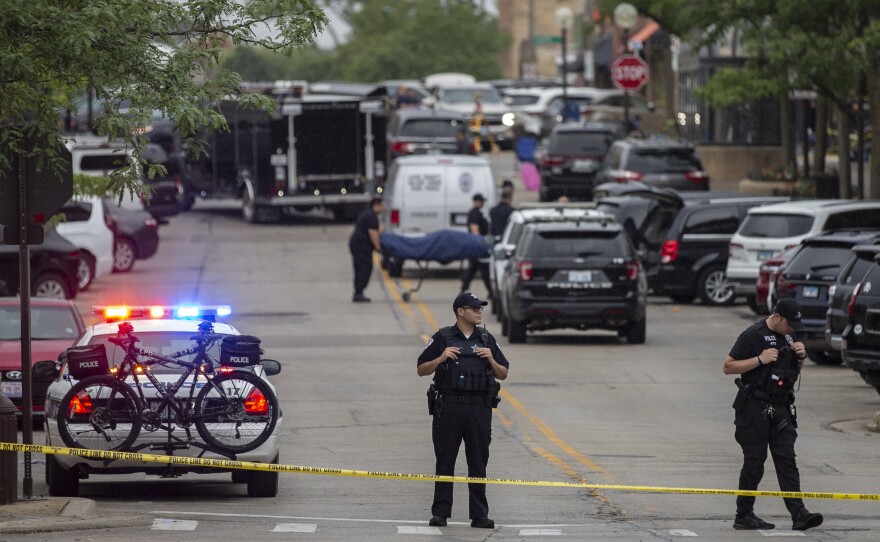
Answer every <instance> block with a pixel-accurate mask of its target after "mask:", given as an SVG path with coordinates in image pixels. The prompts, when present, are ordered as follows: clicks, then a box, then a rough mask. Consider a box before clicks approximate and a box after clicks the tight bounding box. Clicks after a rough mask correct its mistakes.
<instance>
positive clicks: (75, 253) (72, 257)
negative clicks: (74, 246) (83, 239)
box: [67, 250, 79, 260]
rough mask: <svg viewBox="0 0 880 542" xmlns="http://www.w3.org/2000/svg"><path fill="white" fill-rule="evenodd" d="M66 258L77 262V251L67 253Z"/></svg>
mask: <svg viewBox="0 0 880 542" xmlns="http://www.w3.org/2000/svg"><path fill="white" fill-rule="evenodd" d="M67 257H68V258H69V259H71V260H79V251H78V250H74V251H73V252H68V253H67Z"/></svg>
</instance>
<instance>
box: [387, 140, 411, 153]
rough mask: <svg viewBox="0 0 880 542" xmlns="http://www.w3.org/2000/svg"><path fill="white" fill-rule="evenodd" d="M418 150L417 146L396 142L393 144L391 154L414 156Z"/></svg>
mask: <svg viewBox="0 0 880 542" xmlns="http://www.w3.org/2000/svg"><path fill="white" fill-rule="evenodd" d="M414 150H416V146H415V145H414V144H412V143H407V142H406V141H395V142H393V143H391V152H396V153H399V154H412V153H413V151H414Z"/></svg>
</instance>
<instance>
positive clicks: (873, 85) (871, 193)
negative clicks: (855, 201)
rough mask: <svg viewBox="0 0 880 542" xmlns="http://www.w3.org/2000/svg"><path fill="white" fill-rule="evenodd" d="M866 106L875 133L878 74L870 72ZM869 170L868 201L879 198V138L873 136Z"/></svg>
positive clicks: (879, 121)
mask: <svg viewBox="0 0 880 542" xmlns="http://www.w3.org/2000/svg"><path fill="white" fill-rule="evenodd" d="M868 104H869V107H870V108H871V122H870V125H871V130H873V131H875V132H876V131H877V129H878V127H880V74H877V73H876V72H871V73H869V74H868ZM868 152H869V154H868V156H870V166H871V169H870V170H868V196H867V197H868V199H878V198H880V158H875V157H880V138H878V137H877V134H873V137H872V138H871V146H870V150H869V151H868Z"/></svg>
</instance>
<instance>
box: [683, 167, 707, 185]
mask: <svg viewBox="0 0 880 542" xmlns="http://www.w3.org/2000/svg"><path fill="white" fill-rule="evenodd" d="M684 178H685V179H687V180H689V181H691V182H692V183H708V182H709V174H708V173H706V172H705V171H702V170H697V171H688V172H687V173H685V174H684Z"/></svg>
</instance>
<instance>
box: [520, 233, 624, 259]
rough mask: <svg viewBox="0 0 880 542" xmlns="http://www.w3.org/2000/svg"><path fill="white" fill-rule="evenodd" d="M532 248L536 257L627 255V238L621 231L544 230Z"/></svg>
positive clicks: (533, 255)
mask: <svg viewBox="0 0 880 542" xmlns="http://www.w3.org/2000/svg"><path fill="white" fill-rule="evenodd" d="M538 236H539V239H535V241H536V242H533V243H532V244H533V245H534V246H533V248H532V250H531V253H532V254H531V255H532V257H535V258H566V257H581V258H586V257H589V256H596V255H605V256H609V257H621V256H624V255H626V253H627V247H626V238H625V236H624V235H622V234H621V233H620V232H595V231H542V232H538Z"/></svg>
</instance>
